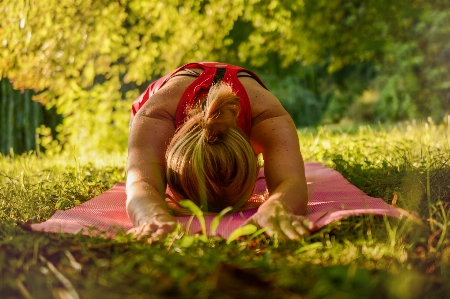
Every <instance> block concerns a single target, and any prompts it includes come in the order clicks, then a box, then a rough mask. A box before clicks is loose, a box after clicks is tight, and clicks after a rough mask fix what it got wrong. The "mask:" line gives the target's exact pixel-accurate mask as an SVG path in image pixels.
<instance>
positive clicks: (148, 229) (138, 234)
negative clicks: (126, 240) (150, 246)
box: [127, 222, 176, 242]
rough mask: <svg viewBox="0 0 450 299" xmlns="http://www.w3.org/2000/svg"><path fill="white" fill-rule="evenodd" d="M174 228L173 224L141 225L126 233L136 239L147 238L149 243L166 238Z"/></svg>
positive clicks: (151, 223)
mask: <svg viewBox="0 0 450 299" xmlns="http://www.w3.org/2000/svg"><path fill="white" fill-rule="evenodd" d="M175 228H176V223H175V222H165V223H155V222H150V223H143V224H141V225H139V226H137V227H133V228H132V229H130V230H128V231H127V233H129V234H132V235H134V237H135V238H136V239H142V238H148V240H149V242H151V241H155V240H157V239H159V238H162V237H165V236H167V235H168V234H169V233H171V232H173V231H174V230H175Z"/></svg>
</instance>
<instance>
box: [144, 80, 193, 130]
mask: <svg viewBox="0 0 450 299" xmlns="http://www.w3.org/2000/svg"><path fill="white" fill-rule="evenodd" d="M194 80H195V78H192V77H181V76H180V77H174V78H171V79H170V80H169V81H167V83H166V84H164V86H163V87H161V89H159V90H158V91H157V92H156V93H155V94H154V95H152V96H151V97H150V98H149V99H148V100H147V102H145V104H144V106H142V108H141V109H140V110H139V111H138V113H137V114H136V117H137V118H139V117H149V118H155V119H160V120H166V121H170V122H172V123H175V113H176V110H177V107H178V103H179V102H180V99H181V97H182V96H183V93H184V91H185V90H186V88H187V87H188V86H189V85H190V84H191V83H192V82H193V81H194Z"/></svg>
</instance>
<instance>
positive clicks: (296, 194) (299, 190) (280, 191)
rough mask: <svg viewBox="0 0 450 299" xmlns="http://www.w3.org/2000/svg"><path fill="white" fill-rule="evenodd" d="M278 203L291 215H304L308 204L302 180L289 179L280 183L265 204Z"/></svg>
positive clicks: (306, 191)
mask: <svg viewBox="0 0 450 299" xmlns="http://www.w3.org/2000/svg"><path fill="white" fill-rule="evenodd" d="M272 201H279V202H280V203H282V204H283V206H284V207H285V208H286V209H287V210H288V211H289V212H291V213H292V214H295V215H304V214H305V213H306V208H307V204H308V190H307V187H306V180H305V179H303V178H289V179H286V180H284V181H283V182H281V183H280V184H279V185H278V186H277V187H276V188H275V190H274V191H273V192H272V194H271V195H270V196H269V198H268V200H267V201H266V202H272Z"/></svg>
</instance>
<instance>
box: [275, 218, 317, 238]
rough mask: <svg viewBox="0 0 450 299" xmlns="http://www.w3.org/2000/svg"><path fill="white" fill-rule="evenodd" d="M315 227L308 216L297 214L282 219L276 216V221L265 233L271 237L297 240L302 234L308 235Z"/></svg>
mask: <svg viewBox="0 0 450 299" xmlns="http://www.w3.org/2000/svg"><path fill="white" fill-rule="evenodd" d="M275 219H277V218H275ZM275 219H274V220H275ZM316 229H317V228H316V225H315V224H314V222H312V221H311V220H309V219H308V218H306V217H303V216H298V215H291V217H286V218H282V219H280V218H278V221H277V222H273V223H272V226H271V227H270V228H268V230H267V234H268V235H269V236H273V237H279V238H280V237H281V238H288V239H290V240H297V239H299V238H300V237H302V236H308V235H309V234H310V232H311V231H313V230H316Z"/></svg>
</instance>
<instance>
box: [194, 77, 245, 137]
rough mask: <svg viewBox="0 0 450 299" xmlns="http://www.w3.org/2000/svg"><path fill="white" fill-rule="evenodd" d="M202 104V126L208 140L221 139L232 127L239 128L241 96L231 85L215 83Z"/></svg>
mask: <svg viewBox="0 0 450 299" xmlns="http://www.w3.org/2000/svg"><path fill="white" fill-rule="evenodd" d="M201 106H202V120H201V126H202V127H203V130H204V138H205V140H206V141H207V142H209V143H214V142H216V141H217V140H219V139H221V137H222V136H224V134H226V133H227V131H228V130H229V129H230V127H236V128H237V117H238V115H239V112H240V110H241V106H240V104H239V98H238V97H237V96H236V95H235V94H234V93H233V90H232V89H231V87H230V86H229V85H227V84H223V83H221V84H217V85H214V86H213V87H212V88H211V90H210V92H209V94H208V97H207V98H206V101H205V102H203V103H202V105H201Z"/></svg>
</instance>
